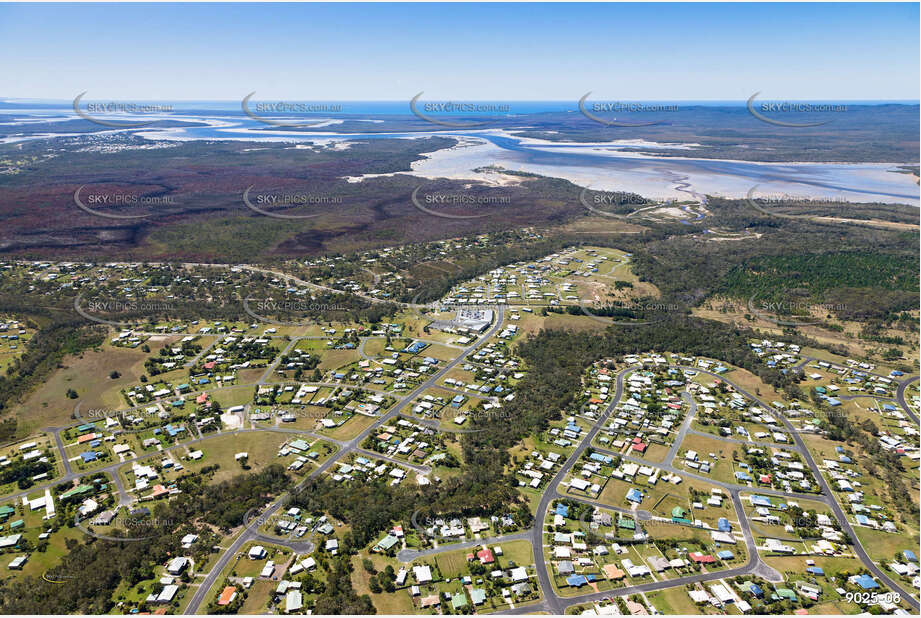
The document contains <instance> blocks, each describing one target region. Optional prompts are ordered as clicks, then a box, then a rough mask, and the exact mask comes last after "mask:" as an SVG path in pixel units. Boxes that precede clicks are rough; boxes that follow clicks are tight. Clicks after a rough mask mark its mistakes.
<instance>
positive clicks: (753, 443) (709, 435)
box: [688, 429, 797, 451]
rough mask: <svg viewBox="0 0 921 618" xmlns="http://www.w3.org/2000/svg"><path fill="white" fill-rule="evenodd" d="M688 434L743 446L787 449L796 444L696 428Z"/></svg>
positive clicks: (791, 448)
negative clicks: (719, 433) (738, 436)
mask: <svg viewBox="0 0 921 618" xmlns="http://www.w3.org/2000/svg"><path fill="white" fill-rule="evenodd" d="M688 433H689V434H692V435H695V436H704V437H705V438H713V439H714V440H719V441H720V442H731V443H733V444H741V445H744V446H760V447H763V448H779V449H784V450H787V451H795V450H797V448H796V446H794V445H792V444H777V443H776V442H757V441H755V440H739V439H738V438H730V437H728V436H717V435H715V434H712V433H707V432H705V431H697V430H696V429H690V430H688Z"/></svg>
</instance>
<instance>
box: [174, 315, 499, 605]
mask: <svg viewBox="0 0 921 618" xmlns="http://www.w3.org/2000/svg"><path fill="white" fill-rule="evenodd" d="M504 319H505V308H504V307H500V309H499V312H498V313H497V317H496V322H495V324H494V325H493V326H492V327H491V328H490V329H489V330H488V331H487V332H486V333H485V334H484V335H483V336H482V337H481V338H480V339H478V340H477V341H476V342H475V343H474V345H472V346H470V347H469V348H467V349H466V350H464V351H463V352H462V353H461V354H460V355H458V356H457V358H455V359H454V360H452V361H450V362H448V363H447V364H446V365H445V366H444V367H443V368H442V369H440V370H439V371H438V372H437V373H435V374H434V375H432V377H430V378H429V379H428V380H426V381H425V382H423V383H422V384H420V385H419V386H417V387H416V388H415V389H413V390H412V391H411V392H410V393H409V394H408V395H406V396H405V397H404V398H403V399H402V400H400V402H398V403H397V404H396V405H395V406H394V407H393V408H391V409H390V411H388V412H387V413H386V414H385V415H383V416H381V417H380V419H378V420H377V421H376V422H375V423H374V424H372V425H371V426H369V427H368V428H367V429H365V430H364V431H362V432H361V433H360V434H358V435H357V436H356V437H355V438H353V439H352V440H349V441H348V442H345V443H344V444H343V448H341V449H340V450H339V452H338V453H336V454H335V455H334V456H333V457H330V458H329V459H328V460H327V461H325V462H324V463H323V464H322V465H321V466H320V467H318V468H317V469H316V470H314V471H313V472H311V473H310V474H309V475H308V476H307V477H306V478H305V479H304V480H303V481H301V482H300V483H298V485H297V486H296V487H295V488H294V492H297V491H298V490H300V489H301V488H302V487H303V486H304V485H306V484H307V482H309V481H310V480H311V479H314V478H316V477H318V476H320V475H321V474H323V473H324V472H326V471H327V470H328V469H329V468H331V467H332V466H333V465H334V464H336V463H337V462H338V461H339V460H340V459H342V458H343V457H345V456H347V455H348V454H350V453H352V452H354V451H355V450H356V449H357V448H358V445H359V444H361V443H362V442H363V441H364V439H365V438H366V437H367V436H368V435H370V434H371V432H374V431H377V430H378V428H379V427H380V426H381V425H383V424H385V423H387V422H388V421H390V420H391V419H393V418H394V417H396V416H398V415H399V414H400V412H401V411H402V409H403V408H405V407H406V406H407V405H409V404H410V402H411V401H412V400H413V399H414V398H415V397H417V396H418V395H420V394H422V393H423V392H425V390H426V389H428V388H430V387H432V386H434V385H435V382H436V381H437V380H438V379H439V378H441V377H442V376H444V375H445V374H447V373H448V372H449V371H450V370H451V369H453V368H454V367H455V366H456V365H458V364H459V363H461V362H462V361H463V360H464V358H465V357H466V356H468V355H469V354H471V353H472V352H474V351H475V350H477V349H478V348H479V347H480V346H482V345H483V344H484V343H486V342H487V341H488V340H489V339H490V337H492V336H493V335H495V334H496V333H497V332H498V331H499V329H500V328H501V326H502V322H503V321H504ZM374 455H375V456H377V454H374ZM400 464H401V465H405V464H404V462H400ZM288 499H289V496H288V495H287V494H286V495H284V496H281V497H280V498H278V499H277V500H275V501H274V502H273V503H272V504H271V505H270V506H269V507H268V508H267V509H266V510H265V511H263V513H261V515H260V517H258V518H256V519H254V520H253V521H251V522H250V523H249V524H247V525H246V527H245V528H244V529H243V530H242V531H241V532H240V534H239V536H237V538H236V540H235V541H234V542H233V543H232V544H231V546H230V548H228V549H227V550H225V551H224V553H223V554H222V555H221V557H220V558H218V560H217V562H216V563H215V564H214V566H213V567H212V568H211V571H210V572H209V573H208V575H207V576H206V577H205V579H204V581H203V582H202V583H201V585H200V586H199V587H198V589H197V590H196V591H195V594H194V595H193V596H192V599H191V600H190V601H189V605H188V607H187V608H186V610H185V613H187V614H194V613H196V612H197V611H198V608H199V607H200V606H201V604H202V603H203V602H204V601H205V597H206V596H207V594H208V592H209V591H210V590H211V588H212V587H213V586H214V584H215V582H216V581H217V579H218V577H220V575H221V572H222V571H223V570H224V569H225V568H226V566H227V564H228V563H229V562H230V561H231V560H232V559H233V557H234V556H235V555H236V554H237V553H238V552H239V551H240V548H241V547H243V545H245V544H246V543H248V542H249V541H251V540H253V539H254V538H256V537H257V536H260V533H259V532H258V528H259V523H260V522H261V521H265V519H267V518H269V517H271V516H272V515H274V514H275V513H276V512H278V510H279V509H281V508H282V507H283V506H285V505H286V504H287V502H288ZM273 542H274V541H273Z"/></svg>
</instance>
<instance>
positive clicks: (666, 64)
mask: <svg viewBox="0 0 921 618" xmlns="http://www.w3.org/2000/svg"><path fill="white" fill-rule="evenodd" d="M919 47H921V44H919V5H918V3H900V4H881V3H868V4H862V3H861V4H856V3H855V4H849V3H845V4H831V3H821V4H760V3H759V4H725V3H717V4H691V3H686V4H651V3H650V4H594V3H592V4H555V3H554V4H550V3H547V4H518V3H502V4H414V3H408V4H297V5H295V4H157V5H153V4H70V5H58V4H32V5H24V4H0V57H2V58H3V61H2V62H0V96H4V97H18V98H42V99H64V100H71V99H73V97H75V96H76V95H77V94H79V93H81V92H84V91H88V92H89V94H88V96H87V98H92V99H107V98H108V99H114V100H125V101H130V100H160V101H170V100H175V101H180V100H239V99H240V98H242V97H243V96H245V95H246V94H248V93H250V92H253V91H257V92H258V94H259V97H258V98H260V99H262V98H266V99H269V98H285V99H288V100H313V101H361V100H370V101H380V100H406V99H408V98H410V97H412V96H414V95H415V94H416V93H418V92H420V91H425V93H426V95H425V98H426V99H432V100H435V99H454V100H491V101H497V100H506V101H516V100H517V101H522V100H532V101H550V100H560V101H563V100H577V99H578V98H579V97H581V96H582V95H583V94H585V93H586V92H588V91H592V92H593V95H592V99H600V98H602V97H608V98H617V99H620V100H637V101H641V100H650V101H662V100H679V101H690V100H744V99H747V98H748V97H749V96H751V95H752V94H753V93H754V92H756V91H760V92H762V95H761V97H762V98H765V99H768V98H769V99H772V100H778V99H791V100H792V99H805V100H871V99H872V100H880V99H889V100H894V99H908V100H917V99H918V98H919V89H921V85H919V73H921V70H919Z"/></svg>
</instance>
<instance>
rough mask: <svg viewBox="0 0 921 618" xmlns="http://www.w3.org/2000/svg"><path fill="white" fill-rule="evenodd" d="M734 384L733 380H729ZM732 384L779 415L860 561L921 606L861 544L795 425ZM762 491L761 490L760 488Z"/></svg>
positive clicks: (913, 605)
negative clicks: (878, 564) (849, 538)
mask: <svg viewBox="0 0 921 618" xmlns="http://www.w3.org/2000/svg"><path fill="white" fill-rule="evenodd" d="M698 371H701V372H702V373H706V374H709V375H712V376H714V377H718V378H720V379H722V380H724V381H726V382H729V381H728V380H726V378H725V377H723V376H719V375H718V374H714V373H710V372H709V371H703V370H700V369H698ZM729 383H730V384H732V382H729ZM732 386H733V387H734V388H735V389H736V390H737V391H738V392H739V393H741V394H742V395H744V396H746V397H748V398H749V399H751V400H753V401H755V402H756V403H757V404H758V405H760V406H761V407H763V408H764V409H766V410H769V411H771V412H772V413H773V414H774V415H775V416H777V417H778V418H779V419H780V421H781V422H782V423H783V424H784V426H785V427H786V428H787V431H788V432H789V433H790V434H791V435H792V436H793V440H794V441H795V442H796V446H797V447H798V448H799V451H800V454H801V455H802V456H803V458H804V459H805V460H806V464H807V465H808V466H809V469H810V470H812V474H813V475H814V476H815V477H816V480H817V481H818V483H819V486H820V487H821V488H822V493H823V494H824V495H823V496H822V501H823V502H825V503H826V504H827V505H828V506H829V507H831V509H832V511H833V512H834V514H835V517H837V518H838V522H839V523H840V524H841V529H842V530H843V531H844V532H845V533H847V534H848V535H849V536H850V537H851V540H852V541H853V543H854V545H853V547H854V552H855V553H856V554H857V557H858V558H860V561H861V562H863V563H864V566H866V567H867V569H869V570H870V572H872V573H873V575H875V576H876V577H878V578H879V579H880V581H882V582H883V583H885V584H886V586H888V587H889V589H890V590H892V591H893V592H898V593H899V594H901V595H902V598H903V599H905V600H906V601H907V602H908V604H909V605H911V606H912V607H913V608H914V609H915V610H918V609H919V608H921V604H919V603H918V601H917V599H915V597H913V596H912V595H911V594H910V593H909V592H908V591H907V590H906V589H905V588H903V587H902V585H900V584H899V583H897V582H895V581H893V580H892V579H891V578H890V577H889V576H888V575H887V574H886V573H885V572H884V571H883V570H882V569H880V568H879V567H878V566H877V565H876V563H875V562H873V560H871V559H870V556H869V555H868V554H867V552H866V551H865V550H864V548H863V546H862V545H861V544H860V539H859V538H858V537H857V534H856V533H855V532H854V529H853V528H852V527H851V524H850V522H848V520H847V517H846V516H845V514H844V510H843V509H842V508H841V505H840V504H838V501H837V500H836V499H835V495H834V493H833V492H832V491H831V488H829V486H828V483H827V482H826V481H825V477H824V476H822V471H821V470H819V466H818V465H816V463H815V460H814V459H813V458H812V454H811V453H810V452H809V449H808V448H807V447H806V443H805V442H803V439H802V437H800V435H799V432H798V431H796V429H795V428H794V427H793V425H792V424H791V423H790V421H789V420H787V418H786V417H785V416H784V415H783V414H782V413H780V412H779V411H777V410H774V408H773V407H771V406H769V405H768V404H767V403H765V402H763V401H761V400H760V399H758V398H757V397H755V396H754V395H752V394H751V393H749V392H747V391H745V390H744V389H743V388H741V387H739V386H738V385H736V384H732ZM758 492H759V493H761V490H760V489H759V490H758Z"/></svg>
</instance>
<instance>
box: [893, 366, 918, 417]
mask: <svg viewBox="0 0 921 618" xmlns="http://www.w3.org/2000/svg"><path fill="white" fill-rule="evenodd" d="M918 377H919V376H915V377H913V378H908V379H907V380H905V381H904V382H902V383H901V384H899V388H898V390H897V391H896V392H895V398H896V400H897V401H898V402H899V405H900V406H902V410H904V411H905V414H907V415H908V417H909V418H910V419H911V420H913V421H914V422H915V423H918V422H919V421H918V416H917V415H916V414H915V413H914V412H912V411H911V407H910V406H909V405H908V402H907V401H905V391H906V390H907V389H908V385H909V384H911V383H912V382H917V381H918Z"/></svg>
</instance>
